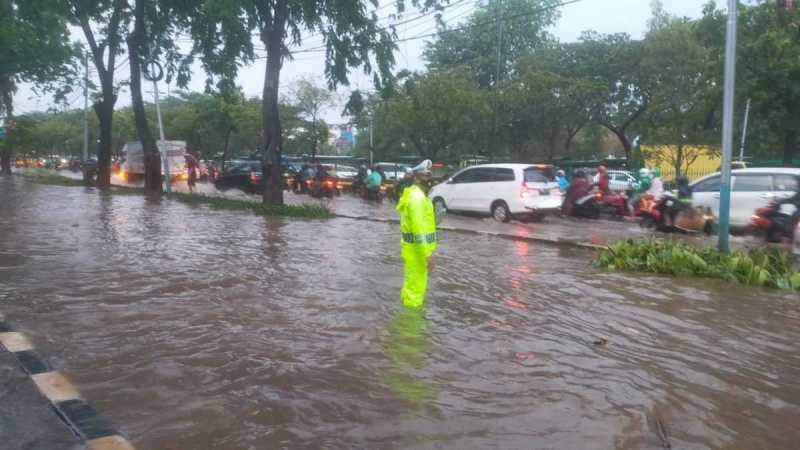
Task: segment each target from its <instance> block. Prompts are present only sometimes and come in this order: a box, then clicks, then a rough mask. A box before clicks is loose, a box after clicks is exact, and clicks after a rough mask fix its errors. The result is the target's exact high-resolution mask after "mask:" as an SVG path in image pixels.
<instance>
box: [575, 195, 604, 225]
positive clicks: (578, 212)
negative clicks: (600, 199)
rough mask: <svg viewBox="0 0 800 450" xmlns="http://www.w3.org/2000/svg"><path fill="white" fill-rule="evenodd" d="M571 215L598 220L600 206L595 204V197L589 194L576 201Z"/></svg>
mask: <svg viewBox="0 0 800 450" xmlns="http://www.w3.org/2000/svg"><path fill="white" fill-rule="evenodd" d="M572 215H573V216H575V217H584V218H586V219H598V218H599V217H600V205H599V204H598V203H597V195H596V194H595V193H591V194H587V195H584V196H583V197H580V198H579V199H578V200H576V201H575V205H573V207H572Z"/></svg>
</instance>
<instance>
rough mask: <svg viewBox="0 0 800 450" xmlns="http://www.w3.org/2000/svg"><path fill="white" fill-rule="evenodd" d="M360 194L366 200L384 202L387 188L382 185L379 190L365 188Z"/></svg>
mask: <svg viewBox="0 0 800 450" xmlns="http://www.w3.org/2000/svg"><path fill="white" fill-rule="evenodd" d="M360 194H361V198H363V199H364V200H369V201H376V202H382V201H383V199H385V198H386V186H384V185H380V187H378V189H367V188H366V186H365V187H363V188H362V189H361V192H360Z"/></svg>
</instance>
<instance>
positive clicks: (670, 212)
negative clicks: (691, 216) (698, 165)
mask: <svg viewBox="0 0 800 450" xmlns="http://www.w3.org/2000/svg"><path fill="white" fill-rule="evenodd" d="M677 183H678V196H677V197H675V198H672V199H670V201H669V202H668V203H669V206H667V214H666V216H665V218H666V217H669V223H668V224H667V225H670V226H672V225H675V218H676V217H677V216H678V213H680V212H681V211H683V210H685V209H688V208H691V207H692V187H691V186H689V179H688V178H686V177H685V176H683V175H682V176H679V177H678V179H677Z"/></svg>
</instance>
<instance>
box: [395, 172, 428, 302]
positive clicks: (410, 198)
mask: <svg viewBox="0 0 800 450" xmlns="http://www.w3.org/2000/svg"><path fill="white" fill-rule="evenodd" d="M431 165H432V164H431V161H430V160H425V161H423V162H422V163H421V164H420V165H418V166H417V167H415V168H414V184H412V185H411V186H409V187H407V188H405V189H404V190H403V196H402V197H400V200H399V201H398V202H397V213H398V215H399V216H400V232H401V233H402V241H401V244H400V246H401V255H402V257H403V288H402V290H401V291H400V299H401V300H402V301H403V305H405V306H406V307H409V308H420V307H422V305H423V303H424V302H425V291H426V290H427V289H428V270H429V269H432V268H433V264H434V263H433V259H432V256H433V252H434V251H435V250H436V214H435V213H434V209H433V203H432V202H431V200H430V199H429V198H428V196H427V195H426V194H425V191H424V190H423V186H425V185H426V184H427V183H428V182H429V181H430V179H431V170H430V168H431Z"/></svg>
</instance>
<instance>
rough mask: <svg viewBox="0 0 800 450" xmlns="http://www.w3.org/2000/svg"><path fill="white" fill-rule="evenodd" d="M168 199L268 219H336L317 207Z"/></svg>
mask: <svg viewBox="0 0 800 450" xmlns="http://www.w3.org/2000/svg"><path fill="white" fill-rule="evenodd" d="M167 198H170V199H174V200H177V201H180V202H182V203H186V204H189V205H198V206H200V205H202V206H208V207H209V208H212V209H225V210H233V211H252V212H253V213H255V214H257V215H259V216H266V217H295V218H302V219H330V218H332V217H334V215H333V213H331V211H330V210H329V209H327V208H325V207H323V206H317V205H299V206H293V205H266V204H263V203H256V202H251V201H247V200H233V199H228V198H219V197H209V196H205V195H199V194H184V193H180V192H173V193H171V194H167Z"/></svg>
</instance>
